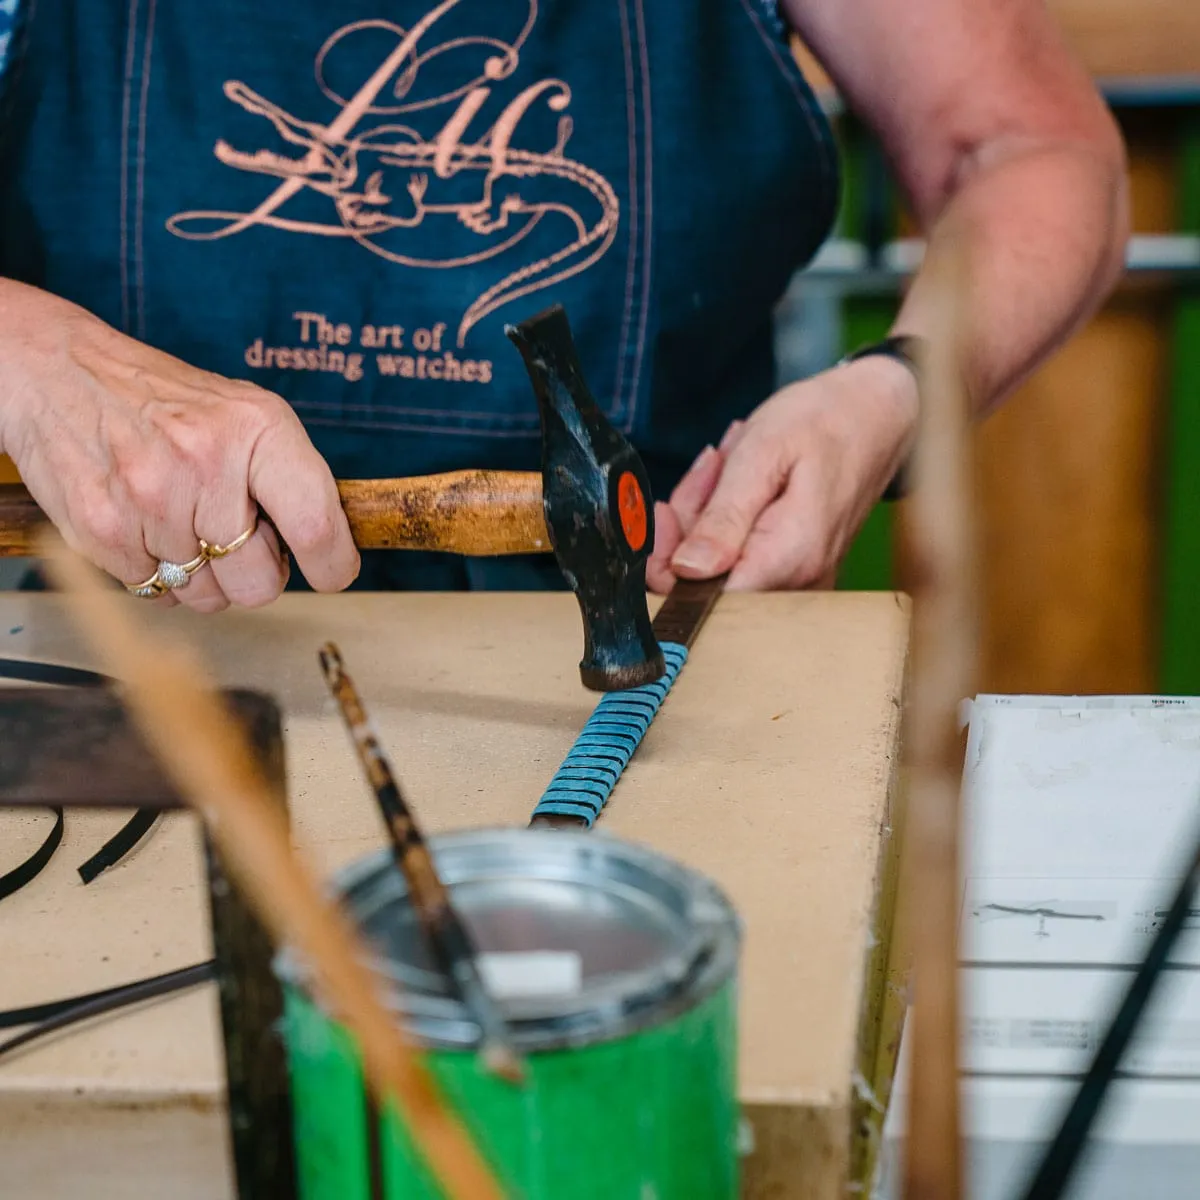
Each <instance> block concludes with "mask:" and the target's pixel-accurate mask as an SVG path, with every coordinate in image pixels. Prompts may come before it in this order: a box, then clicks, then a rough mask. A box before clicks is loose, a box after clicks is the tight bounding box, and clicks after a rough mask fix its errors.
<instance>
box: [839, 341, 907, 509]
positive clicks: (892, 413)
mask: <svg viewBox="0 0 1200 1200" xmlns="http://www.w3.org/2000/svg"><path fill="white" fill-rule="evenodd" d="M922 353H923V344H922V340H921V339H920V338H916V337H904V336H892V337H888V338H885V339H884V340H883V341H880V342H872V343H870V344H868V345H865V346H861V347H859V348H858V349H857V350H854V351H852V352H851V353H849V354H847V355H846V356H845V357H844V358H843V359H842V360H841V362H839V364H838V368H839V369H840V370H843V371H845V370H851V369H853V370H855V371H856V373H857V374H859V375H860V376H861V377H862V378H863V381H864V382H863V386H862V391H863V392H864V393H865V394H866V395H869V396H871V397H873V398H874V401H875V406H876V407H875V412H874V415H873V419H874V421H876V422H880V423H882V425H883V436H884V438H885V439H886V443H885V444H886V445H888V446H889V447H891V448H892V462H891V472H890V474H889V477H888V479H889V481H888V484H887V486H886V487H885V488H884V490H883V493H882V499H884V500H898V499H901V498H902V497H903V496H905V495H906V494H907V491H908V480H907V468H908V460H909V456H910V454H911V451H912V445H913V441H914V439H915V436H916V427H917V420H918V418H919V416H920V384H919V373H918V355H921V354H922ZM868 372H869V374H868ZM856 390H857V389H856Z"/></svg>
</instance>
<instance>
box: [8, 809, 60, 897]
mask: <svg viewBox="0 0 1200 1200" xmlns="http://www.w3.org/2000/svg"><path fill="white" fill-rule="evenodd" d="M50 811H51V812H52V813H54V817H55V820H54V824H53V825H52V826H51V827H50V832H49V833H48V834H46V838H45V841H43V842H42V844H41V845H40V846H39V847H38V848H37V849H36V850H35V851H34V852H33V853H32V854H31V855H30V856H29V857H28V858H27V859H26V860H25V861H24V862H23V863H20V864H18V865H17V866H15V867H13V869H12V870H11V871H6V872H5V873H4V874H3V875H0V900H3V899H5V898H6V897H8V896H11V895H12V894H13V893H14V892H19V891H20V890H21V889H22V888H23V887H24V886H25V885H26V884H27V883H30V882H32V881H33V880H34V879H36V878H37V877H38V876H39V875H40V874H41V873H42V869H43V868H44V867H45V865H46V864H47V863H48V862H49V861H50V860H51V859H52V858H53V857H54V852H55V850H57V849H58V847H59V845H60V844H61V843H62V840H63V829H64V828H65V818H64V817H63V810H62V809H61V808H52V809H51V810H50Z"/></svg>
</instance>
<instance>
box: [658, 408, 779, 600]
mask: <svg viewBox="0 0 1200 1200" xmlns="http://www.w3.org/2000/svg"><path fill="white" fill-rule="evenodd" d="M786 479H787V463H786V460H785V457H784V447H783V446H782V444H781V443H780V442H779V440H778V439H775V438H772V437H771V436H770V435H769V433H757V432H756V431H755V430H754V429H748V430H747V432H746V434H745V435H744V436H743V437H742V438H741V439H740V440H739V441H738V442H737V444H736V445H735V446H734V448H733V449H732V450H731V451H730V452H729V454H728V455H727V456H726V458H725V465H724V469H723V470H722V472H721V478H720V480H719V481H718V483H717V486H716V488H715V489H714V491H713V494H712V498H711V499H710V500H709V502H708V504H707V505H705V507H704V510H703V512H701V513H700V515H699V517H698V518H697V520H696V523H695V525H694V526H693V527H692V530H691V532H690V533H689V534H688V535H687V536H686V537H685V538H684V540H683V543H682V545H680V547H679V548H678V549H677V550H676V551H675V554H674V556H673V557H672V559H671V566H672V569H673V570H674V571H675V573H676V574H677V575H682V576H684V577H686V578H692V579H707V578H711V577H712V576H714V575H719V574H721V573H722V572H723V571H728V570H729V568H730V567H732V566H733V564H734V563H735V562H737V560H738V557H739V555H740V554H741V551H742V546H743V544H744V543H745V541H746V538H747V537H748V536H749V534H750V530H751V529H752V528H753V527H754V524H755V522H756V521H757V520H758V518H759V515H760V514H761V513H762V511H763V509H765V508H766V507H767V505H768V504H770V503H771V501H772V500H774V499H775V498H776V496H778V495H779V492H780V490H781V489H782V487H783V485H784V483H785V482H786Z"/></svg>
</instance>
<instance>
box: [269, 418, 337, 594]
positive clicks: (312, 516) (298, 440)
mask: <svg viewBox="0 0 1200 1200" xmlns="http://www.w3.org/2000/svg"><path fill="white" fill-rule="evenodd" d="M291 416H292V419H290V420H288V419H285V420H281V421H280V422H278V423H277V424H275V425H273V426H272V427H271V428H270V429H269V430H268V431H267V432H266V433H265V434H264V435H263V436H262V437H261V438H260V439H259V441H258V443H257V445H256V446H255V448H254V453H253V456H252V457H251V460H250V472H249V479H250V494H251V496H252V497H253V498H254V499H255V500H257V501H258V502H259V503H260V504H261V505H262V506H263V508H264V509H266V511H267V513H268V514H269V516H270V518H271V520H272V521H273V522H274V525H275V528H276V529H277V530H278V531H279V534H280V536H281V537H282V538H283V541H284V542H285V543H286V544H287V547H288V549H289V550H290V551H291V553H292V554H293V555H294V556H295V558H296V563H297V565H298V566H299V567H300V570H301V571H303V573H304V577H305V578H306V579H307V580H308V582H309V583H310V584H311V585H312V587H313V589H314V590H315V591H318V592H336V591H341V590H342V589H343V588H346V587H349V585H350V584H351V583H353V582H354V579H355V576H357V574H358V570H359V562H360V560H359V556H358V549H357V548H356V547H355V545H354V538H353V537H352V536H351V534H350V523H349V522H348V521H347V520H346V514H345V513H344V512H343V511H342V504H341V500H340V498H339V497H338V490H337V484H336V483H335V482H334V478H333V475H332V474H331V472H330V470H329V467H328V466H327V465H326V464H325V460H324V459H323V458H321V456H320V455H319V454H318V453H317V452H316V450H315V449H314V448H313V445H312V443H311V442H310V441H309V440H308V435H307V434H306V433H305V432H304V427H303V426H302V425H301V424H300V421H299V418H296V417H295V416H294V414H292V415H291Z"/></svg>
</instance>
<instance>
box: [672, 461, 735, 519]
mask: <svg viewBox="0 0 1200 1200" xmlns="http://www.w3.org/2000/svg"><path fill="white" fill-rule="evenodd" d="M724 464H725V460H724V458H723V456H722V454H721V452H720V451H719V450H717V449H716V448H715V447H713V446H705V447H704V449H703V450H701V451H700V454H699V455H698V456H697V458H696V461H695V462H694V463H692V465H691V467H690V468H689V469H688V473H687V474H686V475H685V476H684V477H683V478H682V479H681V480H680V481H679V483H678V485H677V486H676V488H675V490H674V491H673V492H672V493H671V500H670V505H671V509H672V511H673V512H674V513H675V515H676V517H677V518H678V519H679V525H680V528H681V529H682V530H683V532H684V533H685V534H686V533H690V532H691V529H692V526H693V525H695V523H696V518H697V517H698V516H699V515H700V512H701V510H702V509H703V508H704V506H705V505H706V504H707V503H708V502H709V500H710V499H711V497H712V494H713V490H714V489H715V488H716V486H717V481H718V480H719V479H720V478H721V469H722V467H723V466H724Z"/></svg>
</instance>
